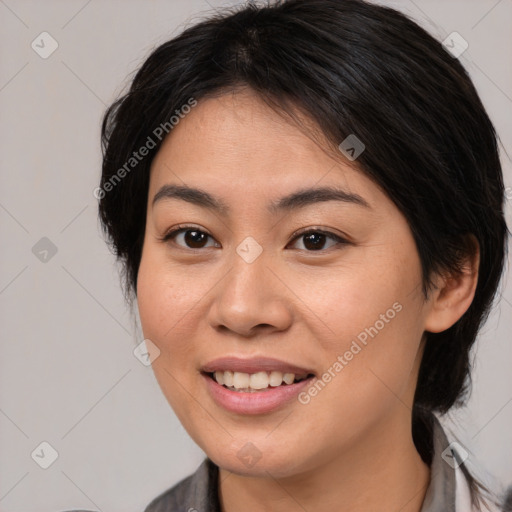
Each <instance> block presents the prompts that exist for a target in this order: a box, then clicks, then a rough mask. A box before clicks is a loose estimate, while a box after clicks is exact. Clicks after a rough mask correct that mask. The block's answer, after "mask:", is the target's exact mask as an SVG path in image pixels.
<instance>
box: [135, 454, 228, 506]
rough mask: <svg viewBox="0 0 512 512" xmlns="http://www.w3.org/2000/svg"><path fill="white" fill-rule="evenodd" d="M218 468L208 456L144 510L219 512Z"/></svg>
mask: <svg viewBox="0 0 512 512" xmlns="http://www.w3.org/2000/svg"><path fill="white" fill-rule="evenodd" d="M217 475H218V468H217V466H215V464H214V463H213V462H212V461H211V460H210V459H208V458H206V459H205V460H204V461H203V462H202V463H201V465H200V466H199V467H198V468H197V470H196V471H195V472H194V473H193V474H192V475H190V476H188V477H186V478H184V479H183V480H181V481H180V482H178V483H177V484H176V485H174V486H173V487H171V488H170V489H168V490H166V491H165V492H163V493H162V494H160V495H159V496H157V497H156V498H155V499H154V500H153V501H151V503H150V504H149V505H148V506H147V508H146V509H145V511H144V512H178V511H179V512H183V511H185V512H193V511H195V510H201V512H203V511H204V512H218V511H219V508H218V495H217Z"/></svg>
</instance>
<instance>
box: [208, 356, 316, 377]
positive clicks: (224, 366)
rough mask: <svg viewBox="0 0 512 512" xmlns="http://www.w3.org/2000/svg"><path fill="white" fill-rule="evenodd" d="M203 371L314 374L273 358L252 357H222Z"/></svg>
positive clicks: (209, 363) (311, 371)
mask: <svg viewBox="0 0 512 512" xmlns="http://www.w3.org/2000/svg"><path fill="white" fill-rule="evenodd" d="M201 370H202V371H203V372H206V373H213V372H215V371H227V370H230V371H235V372H241V373H256V372H261V371H266V372H271V371H277V372H282V373H294V374H295V375H304V374H310V373H311V374H314V372H313V370H311V369H307V368H303V367H301V366H297V365H295V364H291V363H287V362H286V361H280V360H279V359H274V358H271V357H252V358H248V359H241V358H239V357H234V356H232V357H220V358H218V359H214V360H213V361H210V362H208V363H206V364H205V365H204V366H203V367H202V368H201Z"/></svg>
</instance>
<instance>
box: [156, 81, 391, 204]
mask: <svg viewBox="0 0 512 512" xmlns="http://www.w3.org/2000/svg"><path fill="white" fill-rule="evenodd" d="M308 129H311V136H309V135H310V134H309V133H308ZM313 132H314V133H313ZM318 134H319V129H318V127H316V126H315V125H314V123H313V122H312V121H310V120H305V123H304V126H303V128H302V129H300V128H299V126H297V125H296V124H294V123H293V122H291V121H290V120H287V119H285V118H283V116H281V115H279V114H278V113H277V112H276V111H274V110H273V109H272V108H271V107H269V106H268V105H267V104H266V103H265V102H264V101H263V100H262V99H261V98H260V97H259V96H258V95H257V94H256V93H254V92H251V91H250V90H245V91H242V92H238V93H233V94H232V93H229V94H226V95H223V96H220V97H218V98H208V99H203V100H201V101H199V102H198V104H197V106H196V107H194V108H193V109H192V110H191V111H190V113H189V114H187V115H185V116H183V118H182V119H180V121H179V123H178V124H177V125H175V126H174V128H173V129H172V131H171V132H170V134H169V135H168V136H167V137H166V139H165V140H164V142H163V144H162V146H161V147H160V150H159V151H158V153H157V155H156V156H155V158H154V160H153V163H152V166H151V181H150V190H149V196H150V198H152V197H154V195H155V194H156V193H157V192H158V191H159V190H160V189H161V187H162V186H164V185H166V184H170V183H172V184H175V185H187V186H193V187H197V188H201V189H206V190H208V191H211V192H212V193H213V194H214V195H216V196H218V197H226V198H230V201H229V202H231V200H238V201H241V202H244V201H247V200H252V199H256V198H260V197H261V198H262V200H263V198H266V199H268V198H269V197H281V196H283V195H285V194H286V193H289V192H290V191H291V190H295V189H299V188H301V189H303V188H310V187H318V186H323V187H337V188H342V189H343V190H344V191H346V192H348V193H354V194H359V195H360V196H364V197H365V199H366V200H367V202H368V203H370V204H371V203H374V202H376V201H378V200H380V199H381V197H380V196H382V192H381V191H380V190H379V189H378V187H377V186H376V185H375V184H374V183H373V182H372V181H371V180H370V179H369V178H367V177H366V176H365V175H364V174H363V173H362V172H361V171H359V170H357V169H356V168H355V166H354V165H352V164H351V163H350V162H349V161H348V160H346V159H345V158H344V157H343V155H342V154H341V152H340V154H339V155H333V154H332V153H329V151H326V150H325V148H326V147H328V145H327V144H326V145H325V146H323V147H322V145H320V144H319V142H317V141H318V140H319V138H318ZM267 202H268V201H267Z"/></svg>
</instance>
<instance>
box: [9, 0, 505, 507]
mask: <svg viewBox="0 0 512 512" xmlns="http://www.w3.org/2000/svg"><path fill="white" fill-rule="evenodd" d="M234 3H237V2H231V4H234ZM381 3H384V4H386V5H390V6H394V7H396V8H398V9H400V10H402V11H404V12H406V13H409V14H410V15H411V16H412V17H413V18H414V19H416V20H417V21H419V22H420V23H421V24H422V25H423V26H425V27H426V28H427V29H428V30H429V31H430V32H431V33H432V34H434V35H435V36H436V37H437V38H439V39H440V40H443V39H444V38H445V37H446V36H447V35H448V34H450V33H451V32H453V31H457V32H459V33H460V34H461V35H462V36H463V37H464V39H466V40H467V41H468V43H469V48H468V49H467V50H466V51H465V52H464V53H463V54H462V56H461V57H460V60H461V61H462V62H463V64H464V65H465V67H466V68H467V69H468V70H469V72H470V74H471V76H472V78H473V80H474V82H475V85H476V87H477V89H478V90H479V91H480V94H481V96H482V99H483V102H484V104H485V106H486V108H487V109H488V112H489V114H490V116H491V118H492V120H493V122H494V123H495V126H496V128H497V131H498V133H499V134H500V136H501V140H502V144H503V146H504V148H505V149H506V150H507V152H508V153H509V154H512V151H511V149H512V144H511V142H512V137H511V135H512V126H511V120H512V59H511V48H512V30H511V25H512V0H499V1H496V0H492V1H485V0H478V1H468V0H460V1H446V0H444V1H427V0H414V1H413V0H401V1H389V2H381ZM221 5H227V4H226V3H225V2H224V3H222V2H220V1H214V0H209V1H206V0H187V1H184V0H172V1H169V0H167V1H161V0H152V1H145V2H144V1H119V0H118V1H114V0H101V1H100V0H92V1H86V0H82V1H74V0H68V1H66V2H64V1H56V0H52V1H41V0H39V1H22V0H17V1H16V0H0V34H1V35H0V55H1V69H0V73H1V74H0V112H1V120H2V123H1V128H0V130H1V132H0V134H1V137H0V140H1V151H0V159H1V182H0V228H1V240H2V241H1V247H2V249H1V251H0V308H1V309H0V311H1V313H0V314H1V318H0V320H1V325H2V329H1V341H2V345H1V363H0V365H1V366H0V434H1V436H0V454H1V456H0V457H1V458H0V511H2V512H3V511H9V512H29V511H30V512H32V511H37V512H46V511H58V510H65V509H73V508H84V509H89V510H102V511H109V512H116V511H138V510H143V508H144V507H145V505H146V504H147V503H148V502H149V501H150V500H151V499H152V498H153V497H155V496H156V495H157V494H159V493H160V492H162V491H163V490H164V489H166V488H168V487H169V486H171V485H172V484H174V483H175V482H176V481H178V480H179V479H181V478H182V477H184V476H185V475H187V474H189V473H191V472H192V471H193V470H194V469H195V468H196V467H197V465H198V464H199V463H200V461H201V460H202V458H203V453H202V452H201V451H200V450H199V449H198V448H197V447H196V446H195V445H194V444H193V442H192V441H191V440H190V439H189V438H188V436H187V434H186V432H185V431H184V430H183V428H182V427H181V425H180V424H179V422H178V421H177V419H176V418H175V416H174V414H173V412H172V410H171V409H170V407H169V406H168V404H167V402H166V400H165V398H164V397H163V395H162V393H161V391H160V389H159V387H158V386H157V384H156V381H155V379H154V377H153V374H152V371H151V368H150V367H145V366H143V365H142V364H141V363H140V362H139V361H138V360H137V359H136V358H135V357H134V355H133V353H132V351H133V349H134V347H135V345H136V344H138V343H139V342H140V341H141V340H142V337H141V334H140V330H138V329H137V328H135V327H134V325H133V322H132V319H131V317H130V314H129V311H128V310H127V308H126V306H125V304H124V302H123V296H122V293H121V290H120V287H119V279H118V274H117V269H116V266H115V264H114V258H113V256H112V255H111V254H110V253H109V251H108V249H107V247H106V245H105V244H104V242H103V240H102V238H101V236H100V230H99V224H98V221H97V210H96V206H97V201H96V199H95V198H94V197H93V193H92V192H93V189H94V188H95V187H96V186H97V184H98V180H99V176H100V163H101V154H100V146H99V123H100V119H101V115H102V113H103V111H104V109H105V106H106V105H107V104H109V103H110V102H111V101H112V100H113V99H114V98H115V97H116V96H117V95H118V94H119V93H120V92H121V90H122V89H123V87H124V86H125V85H127V83H128V75H129V74H130V73H131V72H133V71H134V70H135V69H136V68H137V66H138V65H139V64H140V63H141V62H142V60H143V59H144V57H145V56H147V55H148V53H149V51H150V50H151V49H152V48H153V47H154V46H155V45H157V44H159V43H162V42H163V41H165V40H167V39H169V38H170V37H172V36H173V35H175V34H177V33H178V32H179V31H180V30H181V29H182V28H183V27H184V26H185V25H186V24H188V23H192V22H194V21H196V20H198V19H199V18H200V16H199V15H201V16H202V15H203V14H204V13H208V12H211V10H212V9H213V8H217V7H220V6H221ZM43 31H47V32H49V33H50V34H51V36H52V37H53V38H54V39H55V40H56V41H57V42H58V45H59V46H58V49H57V50H56V51H55V52H54V53H53V54H52V55H51V56H50V57H48V58H47V59H43V58H41V57H40V56H39V55H38V54H37V53H36V52H35V51H34V50H33V49H32V48H31V43H32V41H33V40H34V39H36V38H37V36H38V35H39V34H40V33H41V32H43ZM36 42H37V39H36ZM46 48H48V46H46ZM476 149H477V148H476ZM502 161H503V166H504V169H505V179H506V184H507V186H508V187H509V189H508V194H509V197H511V198H512V188H511V187H512V171H511V165H510V160H509V158H508V157H507V156H506V155H503V158H502ZM511 202H512V200H511V201H509V204H508V205H507V219H508V222H509V225H511V224H510V220H511V205H510V203H511ZM43 237H47V238H48V239H49V240H50V241H51V242H52V244H54V246H55V247H56V249H57V252H56V254H54V255H53V256H52V253H51V252H49V253H48V254H47V255H46V260H47V261H41V260H40V258H43V259H44V257H45V255H44V253H41V251H42V250H44V248H45V247H46V248H47V246H48V242H47V241H42V242H39V241H40V239H41V238H43ZM38 242H39V244H40V245H37V246H36V249H38V250H36V249H35V250H34V251H35V252H36V254H34V252H33V247H34V246H35V245H36V244H37V243H38ZM45 244H46V245H45ZM508 283H509V284H508V285H507V278H505V279H504V285H503V289H502V290H501V294H502V300H501V302H500V303H499V304H498V305H497V307H496V309H495V310H494V312H493V314H492V315H491V317H490V319H489V321H488V322H487V324H486V326H485V328H484V329H483V331H482V335H481V337H480V339H479V342H478V351H477V359H476V373H475V375H474V388H475V389H474V392H473V395H472V398H471V400H470V402H469V406H468V408H467V409H466V410H464V411H461V412H458V413H457V414H455V415H452V417H453V420H451V421H448V420H444V423H445V425H448V426H452V428H453V431H454V432H455V433H456V435H457V436H458V438H459V439H460V440H461V442H462V443H463V444H464V446H465V447H466V448H467V449H468V451H470V454H471V456H470V460H472V461H475V460H478V461H480V463H481V467H482V469H481V470H480V473H479V474H480V475H481V476H482V477H483V478H484V480H485V481H486V482H487V483H489V484H490V485H492V486H493V488H495V489H498V490H499V486H500V485H505V484H509V483H512V456H511V454H512V437H511V436H510V431H511V430H512V429H511V426H512V375H511V372H510V366H511V365H510V362H511V360H512V357H511V356H512V348H511V343H510V338H511V332H512V321H511V317H512V315H511V313H512V289H511V288H512V287H511V285H510V281H508ZM458 425H463V427H461V426H458ZM42 441H47V442H48V443H50V444H51V445H52V446H53V447H54V448H55V449H56V450H57V452H58V454H59V457H58V458H57V460H56V461H55V462H54V463H53V464H52V465H51V466H50V467H49V468H48V469H42V468H41V467H39V465H37V464H36V462H34V460H33V459H32V457H31V453H32V452H33V451H34V449H36V448H37V447H38V446H39V444H40V443H41V442H42ZM492 475H494V477H492Z"/></svg>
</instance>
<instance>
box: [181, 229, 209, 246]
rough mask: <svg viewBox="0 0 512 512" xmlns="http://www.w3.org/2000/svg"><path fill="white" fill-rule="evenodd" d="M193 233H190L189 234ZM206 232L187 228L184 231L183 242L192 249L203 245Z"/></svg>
mask: <svg viewBox="0 0 512 512" xmlns="http://www.w3.org/2000/svg"><path fill="white" fill-rule="evenodd" d="M191 233H192V234H193V235H190V234H191ZM206 236H207V235H206V233H202V232H201V231H197V230H188V231H187V232H186V233H185V242H186V243H187V245H189V246H190V247H191V248H192V249H199V248H201V247H203V245H204V244H203V243H202V242H204V241H205V240H206Z"/></svg>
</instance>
